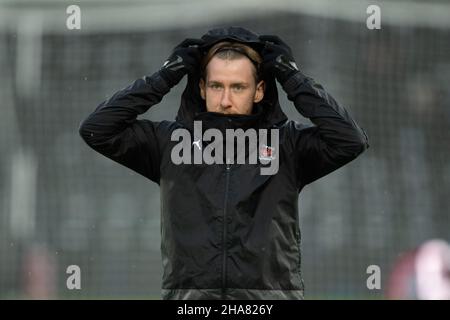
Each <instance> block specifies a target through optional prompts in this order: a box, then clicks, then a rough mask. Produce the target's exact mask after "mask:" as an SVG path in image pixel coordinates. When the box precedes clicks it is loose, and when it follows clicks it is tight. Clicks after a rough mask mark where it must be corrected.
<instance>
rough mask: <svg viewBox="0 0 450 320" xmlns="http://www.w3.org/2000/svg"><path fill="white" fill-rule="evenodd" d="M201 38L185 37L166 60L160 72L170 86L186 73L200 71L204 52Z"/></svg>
mask: <svg viewBox="0 0 450 320" xmlns="http://www.w3.org/2000/svg"><path fill="white" fill-rule="evenodd" d="M202 44H204V41H203V40H201V39H191V38H188V39H185V40H184V41H183V42H181V43H180V44H179V45H178V46H176V47H175V48H174V49H173V51H172V54H171V55H170V57H169V58H167V60H166V61H165V62H164V64H163V66H162V68H161V70H160V74H161V76H162V77H163V79H164V80H165V81H166V82H167V84H168V85H169V86H170V87H173V86H175V85H176V84H178V83H179V82H180V80H181V79H182V78H183V77H184V75H185V74H186V73H190V74H192V73H194V72H200V70H199V68H200V60H201V58H202V53H201V52H200V50H199V46H201V45H202Z"/></svg>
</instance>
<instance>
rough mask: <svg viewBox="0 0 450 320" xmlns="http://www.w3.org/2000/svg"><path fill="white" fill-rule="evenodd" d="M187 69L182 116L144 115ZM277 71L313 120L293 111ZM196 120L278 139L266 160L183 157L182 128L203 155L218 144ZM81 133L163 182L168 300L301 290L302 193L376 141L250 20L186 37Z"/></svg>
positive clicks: (285, 294)
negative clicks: (281, 97) (284, 101)
mask: <svg viewBox="0 0 450 320" xmlns="http://www.w3.org/2000/svg"><path fill="white" fill-rule="evenodd" d="M224 42H226V43H224ZM186 73H187V74H188V82H187V85H186V89H185V90H184V92H183V94H182V99H181V106H180V108H179V111H178V114H177V117H176V120H175V121H161V122H155V121H149V120H136V118H137V116H138V115H139V114H143V113H144V112H146V111H147V110H148V109H149V107H151V106H153V105H155V104H157V103H158V102H160V101H161V99H162V98H163V96H164V95H165V94H166V93H167V92H169V90H170V88H172V87H173V86H175V85H176V84H177V83H178V82H179V81H180V80H181V79H182V77H183V76H184V75H185V74H186ZM275 79H276V80H278V81H279V83H280V84H281V85H282V87H283V89H284V91H285V92H286V93H287V95H288V98H289V99H290V100H291V101H292V102H293V103H294V105H295V107H296V109H297V110H298V111H299V112H300V113H301V114H302V115H303V116H305V117H307V118H309V119H311V121H312V122H313V123H314V125H313V126H306V125H302V124H299V123H297V122H294V121H289V120H288V119H287V117H286V115H285V114H284V113H283V111H282V110H281V108H280V104H279V101H278V93H277V88H276V83H275ZM197 121H198V122H197ZM194 122H195V123H201V126H202V127H201V130H202V131H201V132H202V133H203V132H206V130H209V129H215V130H217V131H215V132H216V133H218V132H220V133H225V131H226V130H230V129H234V130H239V129H241V130H251V129H258V130H271V131H276V132H277V135H276V137H277V139H274V141H272V140H271V141H270V142H267V144H265V145H263V148H259V149H258V150H259V160H260V161H258V162H257V163H250V162H246V163H236V162H235V161H234V158H229V157H228V155H227V154H223V156H224V157H225V158H226V159H225V161H223V162H221V161H217V162H215V163H206V162H205V161H201V162H199V163H193V164H192V163H186V162H184V163H174V161H173V156H174V152H173V149H174V148H176V147H177V145H178V143H179V140H177V139H173V134H174V133H175V132H177V133H179V132H180V130H181V131H182V132H189V133H193V134H192V135H191V136H190V139H191V140H190V141H189V143H190V145H189V148H190V150H189V151H191V152H192V153H195V152H197V153H198V152H200V151H199V150H204V151H205V152H206V150H205V148H208V145H209V144H208V140H207V139H198V138H196V137H195V132H194V131H195V129H196V128H195V123H194ZM183 130H184V131H183ZM258 132H260V131H258ZM80 134H81V136H82V137H83V139H84V140H85V141H86V143H87V144H88V145H89V146H91V147H92V148H94V149H95V150H96V151H98V152H100V153H102V154H103V155H105V156H107V157H109V158H111V159H112V160H114V161H117V162H119V163H121V164H123V165H125V166H127V167H129V168H130V169H132V170H134V171H136V172H138V173H140V174H142V175H144V176H145V177H147V178H149V179H150V180H152V181H154V182H156V183H158V184H159V185H160V188H161V211H162V212H161V241H162V242H161V253H162V262H163V267H164V274H163V283H162V297H163V299H302V298H303V280H302V275H301V270H300V265H301V254H300V229H299V219H298V210H297V209H298V195H299V193H300V191H301V190H302V188H303V187H304V186H306V185H307V184H309V183H311V182H313V181H315V180H317V179H318V178H320V177H323V176H325V175H326V174H328V173H330V172H332V171H334V170H336V169H338V168H339V167H341V166H343V165H344V164H346V163H348V162H350V161H351V160H353V159H355V158H356V157H357V156H358V155H359V154H360V153H362V152H363V151H364V150H365V149H366V148H367V147H368V140H367V136H366V135H365V133H364V131H363V130H362V129H361V128H360V127H358V125H357V124H356V123H355V121H354V120H353V119H352V118H351V117H350V115H349V114H348V113H347V111H346V110H345V109H344V108H343V107H342V106H340V105H338V104H337V102H336V101H335V100H334V99H333V98H332V97H331V96H330V95H329V94H328V93H327V92H326V91H325V90H324V89H323V88H322V86H320V85H319V84H317V83H315V82H314V81H313V80H312V79H311V78H308V77H306V76H304V75H303V74H302V73H301V72H300V71H299V70H298V68H297V66H296V64H295V61H294V59H293V56H292V53H291V50H290V48H289V47H288V46H287V45H286V44H285V43H284V42H283V41H281V40H280V39H279V38H278V37H276V36H263V35H261V36H259V35H257V34H255V33H253V32H251V31H249V30H246V29H244V28H240V27H228V28H216V29H212V30H210V31H208V32H207V33H206V34H205V35H203V36H202V37H201V39H197V40H195V39H187V40H185V41H184V42H182V43H181V44H180V45H179V46H177V47H176V48H175V50H174V51H173V53H172V55H171V56H170V57H169V59H168V60H167V61H166V62H165V64H164V65H163V67H162V68H161V70H159V71H158V72H156V73H154V74H153V75H151V76H145V77H143V78H142V79H139V80H137V81H135V82H134V83H133V84H132V85H130V86H129V87H127V88H125V89H123V90H120V91H118V92H117V93H116V94H114V95H113V96H112V97H111V98H110V99H108V100H107V101H105V102H103V103H102V104H100V106H98V107H97V109H96V110H95V111H94V112H93V113H92V114H91V115H90V116H89V117H88V118H87V119H86V120H84V121H83V123H82V124H81V126H80ZM270 136H271V137H272V135H270ZM225 140H226V139H225ZM223 142H226V141H223ZM210 143H212V142H211V141H210ZM233 145H234V144H233ZM184 151H186V149H184ZM240 151H242V150H237V152H240ZM247 151H248V150H247V149H245V150H244V155H245V156H246V157H248V156H249V155H250V152H247ZM218 153H220V152H218ZM219 156H222V155H221V154H219ZM262 158H263V159H265V160H267V159H268V160H269V161H268V162H271V161H272V160H275V159H276V160H277V161H278V168H277V170H275V171H274V172H273V174H261V169H262V168H263V167H264V166H266V165H267V161H266V163H264V161H261V159H262ZM219 159H220V157H219Z"/></svg>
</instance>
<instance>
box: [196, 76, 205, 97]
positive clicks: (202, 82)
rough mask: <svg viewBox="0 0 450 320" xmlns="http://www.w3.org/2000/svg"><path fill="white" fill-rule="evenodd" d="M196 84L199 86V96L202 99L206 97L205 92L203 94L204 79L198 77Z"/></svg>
mask: <svg viewBox="0 0 450 320" xmlns="http://www.w3.org/2000/svg"><path fill="white" fill-rule="evenodd" d="M198 86H199V87H200V96H201V97H202V99H203V100H205V99H206V94H205V80H203V79H200V81H199V83H198Z"/></svg>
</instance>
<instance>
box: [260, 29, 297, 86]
mask: <svg viewBox="0 0 450 320" xmlns="http://www.w3.org/2000/svg"><path fill="white" fill-rule="evenodd" d="M259 39H260V40H261V41H264V42H265V43H266V44H265V46H264V49H263V50H262V52H261V54H262V58H263V71H264V72H265V73H272V74H273V75H274V76H275V77H276V78H277V80H278V81H279V82H280V84H281V85H283V84H284V83H285V82H286V81H287V80H288V79H289V78H290V77H291V76H292V75H293V74H295V73H297V72H299V70H298V67H297V64H296V63H295V60H294V57H293V56H292V50H291V48H289V46H288V45H287V44H286V43H284V42H283V41H282V40H281V39H280V38H279V37H277V36H270V35H261V36H259Z"/></svg>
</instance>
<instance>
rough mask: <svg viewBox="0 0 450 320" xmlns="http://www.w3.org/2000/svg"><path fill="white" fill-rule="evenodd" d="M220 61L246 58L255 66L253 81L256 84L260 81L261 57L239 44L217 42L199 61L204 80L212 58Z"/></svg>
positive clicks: (249, 48)
mask: <svg viewBox="0 0 450 320" xmlns="http://www.w3.org/2000/svg"><path fill="white" fill-rule="evenodd" d="M215 56H217V57H218V58H220V59H228V60H234V59H238V58H241V57H243V56H244V57H247V58H248V59H249V60H250V61H251V62H252V63H253V65H254V66H255V72H254V76H255V81H256V82H257V83H258V82H259V80H260V79H261V68H260V65H261V62H262V58H261V55H260V54H259V53H258V52H256V51H255V50H254V49H252V48H251V47H249V46H247V45H245V44H242V43H239V42H228V41H225V42H219V43H216V44H215V45H214V46H212V47H211V49H209V50H208V52H207V53H206V55H205V56H204V57H203V59H202V61H201V76H202V78H203V79H204V80H206V67H207V66H208V63H209V62H210V61H211V59H212V58H213V57H215Z"/></svg>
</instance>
